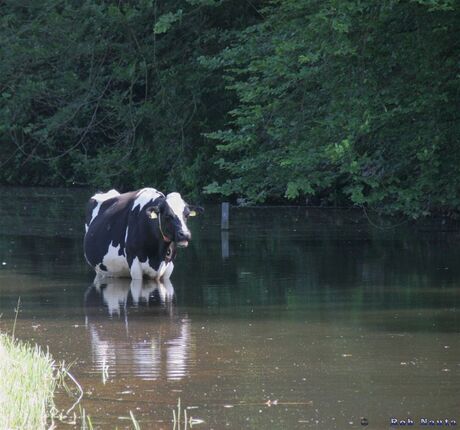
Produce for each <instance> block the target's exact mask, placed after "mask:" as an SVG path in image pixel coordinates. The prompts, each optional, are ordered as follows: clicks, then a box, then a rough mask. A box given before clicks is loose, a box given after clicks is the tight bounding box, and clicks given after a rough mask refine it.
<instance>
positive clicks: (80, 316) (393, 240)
mask: <svg viewBox="0 0 460 430" xmlns="http://www.w3.org/2000/svg"><path fill="white" fill-rule="evenodd" d="M1 192H2V196H3V198H2V203H1V205H0V215H1V220H2V222H1V226H0V314H2V317H1V318H0V330H1V331H6V332H11V329H12V326H13V321H14V315H15V313H14V308H15V307H16V305H17V301H18V297H20V312H19V315H18V321H17V324H16V336H17V337H19V338H20V339H24V340H27V341H31V342H36V343H38V344H39V345H41V346H42V347H44V348H49V350H50V352H51V353H52V354H53V356H54V357H55V359H56V360H58V361H60V360H65V362H67V363H72V367H71V373H72V374H73V375H74V376H75V378H76V379H77V380H78V381H79V383H80V384H81V386H82V387H83V390H84V397H83V399H82V401H81V404H80V406H81V407H82V408H84V410H85V412H86V414H87V415H90V416H91V420H92V423H93V425H94V427H95V428H102V429H114V428H116V427H117V428H118V429H123V428H132V425H131V423H130V421H129V416H130V411H132V413H133V414H134V416H135V417H136V419H137V420H138V421H139V424H140V427H141V429H143V430H145V429H173V422H172V420H173V409H174V407H175V406H176V404H177V402H178V400H179V399H180V401H181V405H182V407H183V408H186V409H187V414H188V417H193V418H194V419H195V420H196V421H194V423H195V425H194V426H193V428H197V429H308V428H315V429H327V430H329V429H347V428H350V429H353V428H363V427H365V425H366V424H368V428H372V429H383V428H389V427H390V424H391V419H396V420H407V419H412V420H414V422H415V426H416V427H417V426H419V425H420V420H423V419H427V420H441V419H442V420H446V419H447V420H457V421H459V420H460V413H459V411H460V396H459V394H458V393H459V392H460V310H459V305H460V264H459V262H460V242H459V240H460V232H459V230H458V226H457V224H455V223H453V222H446V221H445V220H438V221H436V222H426V223H424V224H420V223H419V224H417V225H408V224H404V225H401V226H399V227H395V228H389V229H379V228H376V227H374V226H373V223H371V222H369V219H368V218H367V217H366V216H365V215H364V214H363V213H362V212H360V211H355V210H338V209H337V210H334V209H307V208H301V207H284V208H279V207H265V208H232V209H231V214H230V218H231V219H230V225H231V228H230V231H229V232H228V233H222V232H221V231H220V209H219V207H218V206H217V205H215V206H212V205H211V206H207V207H206V211H205V214H204V215H203V216H202V217H197V218H195V219H192V220H190V222H189V227H190V229H191V231H192V234H193V240H192V242H191V243H190V246H189V247H188V248H187V249H181V250H180V252H179V255H178V257H177V260H176V267H175V270H174V273H173V275H172V277H171V280H170V282H165V283H164V284H162V285H158V284H156V283H154V282H143V283H142V282H139V281H130V280H127V279H119V280H109V281H106V282H104V283H102V284H101V283H96V284H94V283H93V279H94V273H93V272H92V269H91V268H90V267H89V266H87V264H86V262H85V260H84V257H83V252H82V241H83V234H84V224H83V219H84V206H85V203H86V200H87V199H88V197H89V196H90V195H91V192H90V191H88V190H61V189H44V188H27V189H26V188H2V189H1ZM57 401H58V404H59V405H60V407H62V408H63V409H65V408H67V407H70V405H71V403H72V399H69V398H68V396H67V395H65V394H64V393H61V395H60V396H59V397H58V399H57ZM77 410H78V408H77ZM68 427H69V426H68V425H63V428H68ZM181 428H182V427H181Z"/></svg>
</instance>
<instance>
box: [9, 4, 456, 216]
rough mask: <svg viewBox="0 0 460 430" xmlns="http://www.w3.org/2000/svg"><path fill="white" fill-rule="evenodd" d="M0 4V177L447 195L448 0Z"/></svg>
mask: <svg viewBox="0 0 460 430" xmlns="http://www.w3.org/2000/svg"><path fill="white" fill-rule="evenodd" d="M38 3H40V4H38ZM0 8H1V14H0V40H1V43H2V49H1V57H0V60H1V61H0V88H1V101H0V103H1V105H0V107H1V109H0V142H1V143H2V148H1V156H0V157H1V158H0V164H1V166H2V167H1V170H0V182H1V183H11V184H47V185H61V184H65V185H71V184H82V185H86V184H90V185H95V186H99V187H101V188H104V187H108V186H118V187H121V188H131V187H138V186H142V185H144V184H146V185H154V186H157V187H158V188H162V189H165V190H170V189H173V188H177V189H180V190H181V191H183V192H185V193H189V194H191V193H195V194H197V193H199V192H200V191H201V190H203V187H204V191H205V192H206V193H207V194H208V195H210V196H211V195H213V194H214V195H224V196H230V197H231V198H235V197H245V198H246V199H247V201H252V202H257V203H260V202H267V201H278V202H280V201H287V200H288V199H290V200H291V201H294V202H305V199H306V200H307V201H309V202H312V203H319V204H340V205H342V204H350V203H352V204H356V205H365V206H369V207H372V208H375V209H378V210H380V211H382V212H387V213H404V214H407V215H410V216H414V217H417V216H420V215H424V214H428V213H431V212H433V211H457V210H458V209H460V189H459V188H460V145H459V143H460V142H459V140H460V139H459V138H460V117H459V115H458V107H459V106H460V60H459V59H460V43H459V41H458V37H457V34H458V32H459V30H460V5H459V3H458V2H457V1H456V0H383V1H381V2H375V1H371V0H324V1H319V0H289V1H288V0H275V1H244V2H241V1H230V0H222V1H218V0H170V1H168V2H166V1H155V0H140V1H116V2H115V1H108V0H107V1H96V0H86V1H83V2H81V1H76V0H75V1H69V0H46V1H43V2H35V1H33V0H24V1H21V2H15V1H13V0H7V1H5V2H3V3H2V5H1V6H0Z"/></svg>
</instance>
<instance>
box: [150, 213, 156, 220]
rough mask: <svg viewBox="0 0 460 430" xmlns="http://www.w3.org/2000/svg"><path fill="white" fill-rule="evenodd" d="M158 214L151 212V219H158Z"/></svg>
mask: <svg viewBox="0 0 460 430" xmlns="http://www.w3.org/2000/svg"><path fill="white" fill-rule="evenodd" d="M157 218H158V215H157V214H156V213H155V212H150V219H157Z"/></svg>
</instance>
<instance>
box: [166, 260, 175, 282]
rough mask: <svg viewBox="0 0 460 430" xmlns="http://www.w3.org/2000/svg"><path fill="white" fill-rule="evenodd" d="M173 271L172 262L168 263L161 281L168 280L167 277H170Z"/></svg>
mask: <svg viewBox="0 0 460 430" xmlns="http://www.w3.org/2000/svg"><path fill="white" fill-rule="evenodd" d="M173 270H174V263H173V262H172V261H170V262H169V263H168V265H167V266H166V269H165V271H164V273H163V279H169V277H170V276H171V274H172V272H173Z"/></svg>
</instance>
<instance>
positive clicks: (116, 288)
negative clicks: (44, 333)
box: [85, 278, 191, 380]
mask: <svg viewBox="0 0 460 430" xmlns="http://www.w3.org/2000/svg"><path fill="white" fill-rule="evenodd" d="M173 295H174V288H173V286H172V284H171V283H170V282H169V280H166V282H164V283H161V284H160V283H157V282H155V281H149V282H145V281H144V282H142V281H140V280H131V281H130V280H128V279H117V278H112V279H104V284H97V283H95V284H94V285H92V286H90V287H89V288H88V290H87V292H86V294H85V307H86V322H87V328H88V332H89V335H90V339H91V349H92V361H93V365H94V367H95V370H96V371H97V372H100V371H101V370H102V367H103V366H104V365H106V366H109V377H113V376H115V375H116V376H117V377H119V376H126V377H129V376H131V377H132V376H134V377H141V378H142V379H168V380H174V379H182V378H183V377H185V376H186V375H187V374H188V371H189V363H190V351H191V336H190V320H189V319H188V317H187V316H186V315H181V316H179V315H177V313H176V312H175V310H174V308H173V306H172V304H171V301H172V298H173ZM107 311H108V313H109V317H108V316H107Z"/></svg>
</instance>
